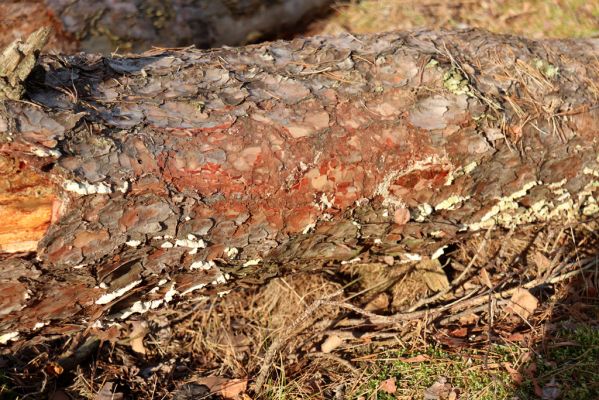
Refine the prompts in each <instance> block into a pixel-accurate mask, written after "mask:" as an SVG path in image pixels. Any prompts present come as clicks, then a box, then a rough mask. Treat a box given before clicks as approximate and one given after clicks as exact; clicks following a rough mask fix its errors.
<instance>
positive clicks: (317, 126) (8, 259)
mask: <svg viewBox="0 0 599 400" xmlns="http://www.w3.org/2000/svg"><path fill="white" fill-rule="evenodd" d="M598 55H599V42H598V41H597V40H553V41H549V40H547V41H531V40H525V39H521V38H517V37H512V36H500V35H493V34H490V33H488V32H485V31H479V30H467V31H460V32H435V31H419V32H412V33H387V34H381V35H374V36H364V37H354V36H341V37H331V38H311V39H296V40H294V41H291V42H284V41H280V42H273V43H266V44H262V45H254V46H248V47H244V48H226V49H218V50H211V51H199V50H193V49H186V50H160V51H158V50H156V51H153V52H149V53H145V54H142V55H140V56H135V57H130V58H121V57H108V58H105V57H101V56H98V55H87V54H79V55H76V56H60V55H43V56H41V57H40V59H39V60H38V66H37V67H36V68H34V69H33V71H32V72H31V74H30V75H29V78H28V79H27V81H26V82H25V91H24V93H23V97H22V98H21V99H20V100H19V99H16V100H14V99H13V100H5V101H3V102H2V103H0V171H2V174H3V180H2V182H0V216H2V223H3V224H2V226H0V252H2V253H3V255H2V256H0V257H2V258H0V260H1V261H0V262H1V263H2V268H1V269H0V290H1V291H0V293H1V295H0V296H1V297H0V332H1V333H0V335H1V337H2V340H3V341H5V342H8V341H9V340H18V339H19V338H20V339H27V338H28V337H30V336H29V335H30V332H31V331H32V330H34V329H45V330H47V331H52V332H61V333H64V332H67V331H77V330H81V329H84V328H85V327H86V326H88V324H94V322H95V321H99V323H101V322H102V320H103V319H104V318H105V317H106V316H111V318H125V317H127V316H128V315H131V314H132V313H136V312H147V311H148V310H151V309H154V308H158V307H161V306H164V305H165V304H167V303H169V302H173V303H174V302H176V301H177V299H182V298H184V297H185V296H188V295H190V294H193V295H198V294H200V293H202V294H211V293H214V294H215V293H217V292H220V291H224V290H226V289H231V288H234V287H235V286H236V285H237V284H238V283H239V282H240V281H243V280H244V279H253V280H256V279H266V278H268V277H271V276H274V275H276V274H277V273H279V272H280V271H282V270H295V269H300V268H307V266H308V265H314V264H316V265H317V264H318V263H325V262H333V261H347V260H352V259H355V258H356V257H360V258H362V259H376V258H377V257H379V258H382V257H385V256H386V257H389V256H393V257H395V259H396V260H397V262H413V261H414V260H426V259H427V258H430V257H437V256H438V255H439V254H441V253H442V248H443V246H445V245H447V244H449V243H452V242H455V241H458V240H460V238H461V237H462V236H463V235H468V234H469V232H473V231H478V230H482V229H488V228H491V227H496V228H497V229H514V228H517V227H518V226H520V225H522V224H534V223H544V222H546V221H549V220H558V221H562V220H563V221H568V220H583V219H584V218H591V217H593V216H594V215H596V214H597V211H599V208H598V206H597V202H596V198H597V190H598V189H597V187H598V185H599V179H598V177H599V160H598V157H597V154H598V153H597V150H598V146H599V144H598V142H597V137H598V136H597V133H598V129H599V108H598V106H597V104H598V100H597V98H598V96H599V88H598V87H597V82H599V62H598V61H597V60H598V58H597V56H598Z"/></svg>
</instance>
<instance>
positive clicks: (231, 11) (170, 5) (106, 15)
mask: <svg viewBox="0 0 599 400" xmlns="http://www.w3.org/2000/svg"><path fill="white" fill-rule="evenodd" d="M330 3H331V0H167V1H165V0H161V1H156V0H118V1H114V0H74V1H73V0H2V2H0V47H4V46H6V45H8V44H9V43H10V42H12V41H13V40H15V39H18V38H20V37H26V36H27V35H28V34H30V33H32V32H33V31H35V30H37V29H39V28H41V27H44V26H51V27H52V28H53V29H54V30H55V31H56V35H55V36H54V37H53V39H52V41H51V42H50V43H49V45H48V50H56V51H59V52H62V53H72V52H75V51H87V52H100V53H105V54H110V53H111V52H112V51H117V52H120V53H123V52H131V51H134V52H140V51H144V50H148V49H150V48H152V46H157V47H182V46H191V45H195V46H197V47H201V48H208V47H216V46H222V45H239V44H245V43H252V42H255V41H257V40H264V38H268V37H273V36H274V35H277V34H280V33H282V32H288V31H290V30H296V29H298V28H299V29H301V25H305V23H306V21H308V20H310V19H311V18H313V17H314V16H315V15H317V14H318V13H321V12H322V11H323V9H324V8H325V7H326V6H328V5H329V4H330Z"/></svg>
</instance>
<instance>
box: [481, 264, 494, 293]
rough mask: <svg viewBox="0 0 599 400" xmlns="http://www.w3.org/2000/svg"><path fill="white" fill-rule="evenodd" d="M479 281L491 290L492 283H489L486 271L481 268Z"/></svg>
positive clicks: (489, 279)
mask: <svg viewBox="0 0 599 400" xmlns="http://www.w3.org/2000/svg"><path fill="white" fill-rule="evenodd" d="M480 279H481V280H482V282H483V283H484V284H485V286H486V287H488V288H489V289H493V283H492V282H491V278H490V277H489V273H488V272H487V270H486V269H484V268H481V270H480Z"/></svg>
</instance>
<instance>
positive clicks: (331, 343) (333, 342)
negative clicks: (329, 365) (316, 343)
mask: <svg viewBox="0 0 599 400" xmlns="http://www.w3.org/2000/svg"><path fill="white" fill-rule="evenodd" d="M342 344H343V339H341V338H340V337H339V336H337V335H331V336H329V337H327V338H326V339H325V341H324V342H323V343H322V344H321V345H320V351H322V352H323V353H327V354H328V353H330V352H332V351H333V350H335V349H336V348H337V347H339V346H341V345H342Z"/></svg>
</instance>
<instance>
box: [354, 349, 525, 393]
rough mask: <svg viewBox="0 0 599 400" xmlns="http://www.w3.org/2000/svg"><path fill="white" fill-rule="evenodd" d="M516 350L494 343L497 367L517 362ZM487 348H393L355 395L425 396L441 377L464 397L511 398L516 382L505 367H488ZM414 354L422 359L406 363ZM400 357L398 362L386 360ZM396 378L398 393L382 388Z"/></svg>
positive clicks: (376, 365)
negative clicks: (458, 349)
mask: <svg viewBox="0 0 599 400" xmlns="http://www.w3.org/2000/svg"><path fill="white" fill-rule="evenodd" d="M515 354H516V352H514V351H512V349H509V348H505V346H493V347H492V348H491V349H490V350H489V353H488V357H489V358H490V359H492V360H493V363H492V364H491V363H489V364H488V365H493V366H497V365H499V364H500V363H502V362H508V363H513V362H516V355H515ZM485 355H487V354H486V351H481V350H463V352H462V353H461V354H457V353H449V352H446V351H444V350H442V349H441V348H439V347H436V346H430V347H429V348H427V349H426V350H425V351H423V352H408V351H402V350H399V351H390V352H387V353H385V355H384V358H383V359H381V360H380V361H377V362H376V363H375V364H374V365H373V366H372V367H370V369H369V370H370V372H371V378H370V379H369V380H368V382H367V383H365V384H364V385H363V386H362V387H361V388H360V389H359V390H358V391H357V392H356V393H354V395H355V396H356V397H359V396H364V395H366V398H377V399H389V400H390V399H395V398H398V397H397V395H398V394H401V397H400V398H422V394H423V393H424V391H425V390H426V389H427V388H428V387H430V386H431V385H432V384H433V383H435V382H436V381H437V380H438V379H439V378H440V377H445V378H446V379H447V382H448V383H449V384H451V385H452V387H453V388H454V389H455V390H456V391H458V392H459V398H464V399H489V400H490V399H509V398H511V397H512V395H513V391H514V388H513V385H512V383H511V378H510V376H509V373H508V372H507V371H506V370H505V369H503V368H496V367H491V368H486V367H485V362H484V359H485ZM414 357H420V358H422V359H423V361H421V362H405V361H401V360H407V359H409V358H412V360H414V359H415V358H414ZM393 359H397V361H386V360H393ZM390 378H394V379H395V381H396V385H397V388H398V391H397V393H395V394H393V395H390V394H386V393H383V392H381V391H378V388H379V386H380V384H381V382H383V381H385V380H387V379H390ZM375 393H376V396H377V397H374V394H375Z"/></svg>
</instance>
